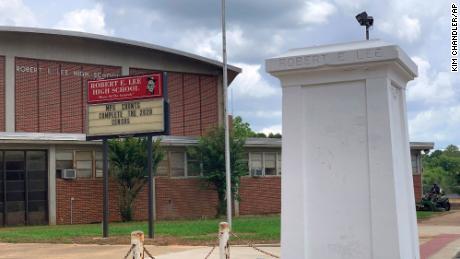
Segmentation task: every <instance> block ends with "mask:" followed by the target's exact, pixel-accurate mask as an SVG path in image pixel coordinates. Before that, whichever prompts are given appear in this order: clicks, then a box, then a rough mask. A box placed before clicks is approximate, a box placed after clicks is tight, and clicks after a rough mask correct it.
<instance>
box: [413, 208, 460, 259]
mask: <svg viewBox="0 0 460 259" xmlns="http://www.w3.org/2000/svg"><path fill="white" fill-rule="evenodd" d="M418 229H419V237H420V256H421V258H422V259H451V258H453V257H454V256H455V255H456V254H457V253H458V252H459V251H460V211H454V212H452V213H449V214H446V215H443V216H439V217H435V218H431V219H427V220H424V221H422V222H421V223H419V224H418Z"/></svg>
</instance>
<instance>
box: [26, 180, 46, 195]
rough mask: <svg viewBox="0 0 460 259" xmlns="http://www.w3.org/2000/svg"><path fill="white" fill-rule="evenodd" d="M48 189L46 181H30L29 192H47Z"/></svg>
mask: <svg viewBox="0 0 460 259" xmlns="http://www.w3.org/2000/svg"><path fill="white" fill-rule="evenodd" d="M46 187H47V181H46V179H40V180H32V181H31V180H29V192H30V191H45V190H46Z"/></svg>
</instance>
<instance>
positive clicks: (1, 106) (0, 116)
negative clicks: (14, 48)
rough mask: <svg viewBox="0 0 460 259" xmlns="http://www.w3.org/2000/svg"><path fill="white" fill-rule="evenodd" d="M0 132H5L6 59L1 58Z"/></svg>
mask: <svg viewBox="0 0 460 259" xmlns="http://www.w3.org/2000/svg"><path fill="white" fill-rule="evenodd" d="M0 131H5V57H3V56H0Z"/></svg>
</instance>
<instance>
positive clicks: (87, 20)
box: [55, 4, 114, 35]
mask: <svg viewBox="0 0 460 259" xmlns="http://www.w3.org/2000/svg"><path fill="white" fill-rule="evenodd" d="M55 28H57V29H64V30H73V31H84V32H90V33H96V34H106V35H111V34H114V32H113V30H110V29H108V28H107V27H106V23H105V14H104V11H103V8H102V5H101V4H96V5H95V6H94V8H93V9H77V10H73V11H71V12H68V13H65V14H64V15H63V18H62V19H61V20H60V21H59V22H58V24H57V25H56V26H55Z"/></svg>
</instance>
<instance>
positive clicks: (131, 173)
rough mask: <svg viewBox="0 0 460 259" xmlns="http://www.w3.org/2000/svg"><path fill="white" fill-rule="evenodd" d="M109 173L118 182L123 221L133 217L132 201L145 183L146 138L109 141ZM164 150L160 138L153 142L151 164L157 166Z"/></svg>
mask: <svg viewBox="0 0 460 259" xmlns="http://www.w3.org/2000/svg"><path fill="white" fill-rule="evenodd" d="M109 147H110V149H109V159H110V173H111V176H112V177H114V178H115V179H116V180H117V182H118V187H119V188H118V190H119V200H118V206H119V210H120V214H121V219H122V220H123V221H130V220H132V218H133V205H134V201H135V199H136V197H137V195H138V194H139V192H140V191H141V190H142V187H144V185H145V184H146V183H147V180H148V178H147V175H146V169H147V139H146V138H126V139H115V140H111V141H110V142H109ZM163 155H164V152H163V151H162V149H161V147H160V140H159V139H158V140H156V141H154V143H153V152H152V166H153V169H156V168H157V165H158V163H159V162H160V161H161V160H162V159H163Z"/></svg>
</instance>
